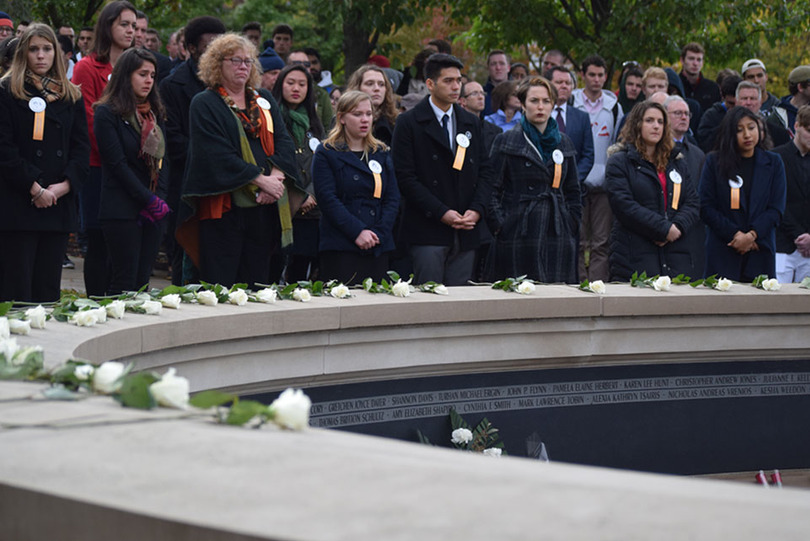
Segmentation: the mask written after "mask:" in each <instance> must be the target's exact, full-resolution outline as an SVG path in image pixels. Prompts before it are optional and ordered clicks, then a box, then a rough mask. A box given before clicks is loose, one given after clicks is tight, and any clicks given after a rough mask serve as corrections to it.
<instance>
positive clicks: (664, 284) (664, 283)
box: [653, 276, 672, 291]
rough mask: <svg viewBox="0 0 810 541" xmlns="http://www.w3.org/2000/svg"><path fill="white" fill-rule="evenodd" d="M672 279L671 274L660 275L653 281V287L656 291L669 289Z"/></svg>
mask: <svg viewBox="0 0 810 541" xmlns="http://www.w3.org/2000/svg"><path fill="white" fill-rule="evenodd" d="M671 285H672V279H671V278H670V277H669V276H659V277H658V278H656V279H655V281H654V282H653V289H655V290H656V291H669V288H670V286H671Z"/></svg>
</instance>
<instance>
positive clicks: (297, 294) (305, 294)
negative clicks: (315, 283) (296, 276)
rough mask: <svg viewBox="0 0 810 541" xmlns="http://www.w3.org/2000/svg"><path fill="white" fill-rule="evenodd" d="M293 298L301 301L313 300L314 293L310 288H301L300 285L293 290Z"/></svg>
mask: <svg viewBox="0 0 810 541" xmlns="http://www.w3.org/2000/svg"><path fill="white" fill-rule="evenodd" d="M293 299H295V300H297V301H299V302H309V301H311V300H312V294H310V292H309V290H308V289H301V288H300V287H299V288H298V289H296V290H295V291H293Z"/></svg>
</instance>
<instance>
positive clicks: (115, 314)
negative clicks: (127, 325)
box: [104, 301, 127, 319]
mask: <svg viewBox="0 0 810 541" xmlns="http://www.w3.org/2000/svg"><path fill="white" fill-rule="evenodd" d="M104 308H106V310H107V315H108V316H109V317H111V318H113V319H122V318H123V317H124V312H126V310H127V305H126V303H125V302H124V301H112V302H111V303H110V304H108V305H107V306H105V307H104Z"/></svg>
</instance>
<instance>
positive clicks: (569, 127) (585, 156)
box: [543, 66, 593, 183]
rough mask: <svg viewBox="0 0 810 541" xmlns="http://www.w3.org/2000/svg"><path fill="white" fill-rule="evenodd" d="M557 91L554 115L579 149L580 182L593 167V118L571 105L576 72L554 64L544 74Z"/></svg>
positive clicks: (562, 129) (561, 129) (578, 171)
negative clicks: (569, 102)
mask: <svg viewBox="0 0 810 541" xmlns="http://www.w3.org/2000/svg"><path fill="white" fill-rule="evenodd" d="M543 76H544V77H545V78H546V79H548V80H549V81H550V82H551V84H552V86H554V89H555V90H556V91H557V103H556V104H555V105H554V111H553V112H552V116H553V117H554V120H556V121H557V127H558V128H559V130H560V131H561V132H562V133H564V134H565V135H567V136H568V138H569V139H571V142H572V143H574V147H575V148H576V149H577V174H578V175H579V182H580V183H582V182H584V181H585V178H586V177H587V176H588V173H590V172H591V167H593V133H592V132H591V118H590V117H589V116H588V113H586V112H585V111H580V110H579V109H577V108H575V107H572V106H569V104H568V101H569V100H570V99H571V92H572V91H573V90H574V88H576V86H577V85H576V83H575V82H574V74H573V73H571V71H570V70H569V69H568V68H566V67H564V66H554V67H552V68H551V69H549V70H548V71H547V72H545V74H544V75H543Z"/></svg>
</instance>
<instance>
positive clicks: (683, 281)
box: [672, 274, 692, 284]
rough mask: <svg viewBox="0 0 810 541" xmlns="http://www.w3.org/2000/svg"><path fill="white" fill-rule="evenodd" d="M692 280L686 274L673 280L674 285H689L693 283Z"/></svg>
mask: <svg viewBox="0 0 810 541" xmlns="http://www.w3.org/2000/svg"><path fill="white" fill-rule="evenodd" d="M691 280H692V279H691V278H690V277H689V276H686V275H685V274H679V275H678V276H676V277H675V278H673V279H672V283H673V284H688V283H690V282H691Z"/></svg>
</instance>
